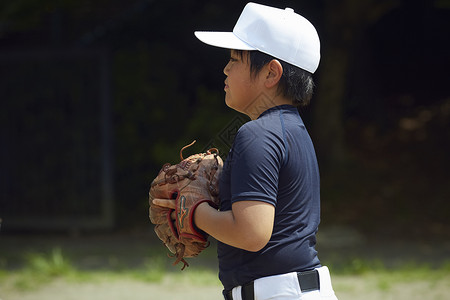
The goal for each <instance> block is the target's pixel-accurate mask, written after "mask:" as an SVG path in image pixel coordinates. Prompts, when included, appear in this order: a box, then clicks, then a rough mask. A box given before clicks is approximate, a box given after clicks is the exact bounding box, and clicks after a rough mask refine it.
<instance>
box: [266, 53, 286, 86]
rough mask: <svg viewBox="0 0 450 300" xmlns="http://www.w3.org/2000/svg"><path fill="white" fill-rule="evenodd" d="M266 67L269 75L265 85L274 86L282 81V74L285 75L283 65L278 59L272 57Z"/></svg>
mask: <svg viewBox="0 0 450 300" xmlns="http://www.w3.org/2000/svg"><path fill="white" fill-rule="evenodd" d="M266 67H267V69H266V70H267V73H266V74H267V76H266V80H265V86H266V87H267V88H272V87H274V86H276V85H277V84H278V82H279V81H280V78H281V75H283V66H282V65H281V63H280V62H279V61H278V60H276V59H272V60H271V61H270V62H269V63H268V64H267V66H266Z"/></svg>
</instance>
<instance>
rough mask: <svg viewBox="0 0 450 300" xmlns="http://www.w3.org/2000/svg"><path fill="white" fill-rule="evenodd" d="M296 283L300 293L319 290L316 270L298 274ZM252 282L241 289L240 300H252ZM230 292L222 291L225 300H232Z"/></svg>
mask: <svg viewBox="0 0 450 300" xmlns="http://www.w3.org/2000/svg"><path fill="white" fill-rule="evenodd" d="M297 278H298V283H299V285H300V289H301V291H302V292H309V291H315V290H320V282H319V272H317V270H311V271H305V272H298V273H297ZM254 285H255V284H254V281H252V282H249V283H246V284H244V285H243V286H242V288H241V297H242V300H254V299H255V290H254ZM231 291H232V290H228V291H224V292H223V295H224V297H225V300H233V294H232V292H231Z"/></svg>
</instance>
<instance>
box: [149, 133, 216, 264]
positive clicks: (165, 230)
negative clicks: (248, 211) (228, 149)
mask: <svg viewBox="0 0 450 300" xmlns="http://www.w3.org/2000/svg"><path fill="white" fill-rule="evenodd" d="M194 143H195V141H194V142H192V143H191V144H189V145H187V146H185V147H183V148H182V149H181V150H180V158H181V162H180V163H178V164H176V165H171V164H165V165H163V167H162V169H161V171H160V172H159V174H158V176H157V177H156V178H155V179H154V180H153V182H152V183H151V188H150V192H149V203H150V209H149V215H150V221H151V222H152V223H153V224H155V232H156V234H157V235H158V237H159V239H161V241H162V242H163V243H164V244H165V245H166V247H167V248H168V249H169V250H170V252H172V253H173V256H172V257H176V260H175V262H174V265H176V264H178V263H179V262H180V261H181V262H183V263H184V266H183V267H182V270H183V269H184V268H185V267H186V266H189V264H188V263H187V262H186V260H185V259H184V258H185V257H195V256H197V255H198V254H199V253H200V252H201V251H203V250H204V249H205V248H206V247H208V246H209V242H208V234H207V233H205V232H203V231H201V230H200V229H198V228H197V227H196V226H195V224H194V220H193V217H194V211H195V209H196V208H197V206H198V205H199V204H200V203H203V202H208V203H209V204H210V205H211V206H213V207H215V208H218V207H219V203H220V200H219V176H220V173H221V171H222V166H223V161H222V159H221V158H220V156H219V155H218V150H217V149H215V148H212V149H210V150H208V151H207V152H206V153H198V154H194V155H191V156H189V157H188V158H186V159H183V153H182V152H183V150H184V149H185V148H187V147H189V146H191V145H192V144H194ZM155 198H158V199H169V200H170V199H172V200H175V210H174V209H170V208H166V207H162V206H158V205H155V204H153V203H152V202H153V199H155ZM174 211H175V220H173V219H172V213H173V212H174Z"/></svg>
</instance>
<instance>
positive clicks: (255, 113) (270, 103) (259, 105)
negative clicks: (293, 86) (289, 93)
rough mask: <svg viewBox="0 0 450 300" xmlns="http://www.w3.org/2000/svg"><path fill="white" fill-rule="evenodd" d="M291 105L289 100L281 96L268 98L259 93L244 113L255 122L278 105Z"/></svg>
mask: <svg viewBox="0 0 450 300" xmlns="http://www.w3.org/2000/svg"><path fill="white" fill-rule="evenodd" d="M286 104H287V105H292V101H291V100H290V99H286V98H285V97H282V96H281V95H276V96H272V97H270V96H269V95H267V94H265V93H261V94H260V95H259V96H258V98H257V99H255V101H253V102H252V105H251V106H250V107H249V108H248V109H247V110H246V111H245V112H244V113H245V114H246V115H247V116H248V117H249V118H250V119H251V120H256V119H258V117H259V116H260V115H261V114H262V113H263V112H265V111H266V110H268V109H270V108H272V107H275V106H280V105H286Z"/></svg>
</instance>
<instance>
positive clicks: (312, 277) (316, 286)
mask: <svg viewBox="0 0 450 300" xmlns="http://www.w3.org/2000/svg"><path fill="white" fill-rule="evenodd" d="M297 277H298V283H299V284H300V290H301V291H302V292H308V291H314V290H320V280H319V272H318V271H317V270H311V271H306V272H298V273H297Z"/></svg>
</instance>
